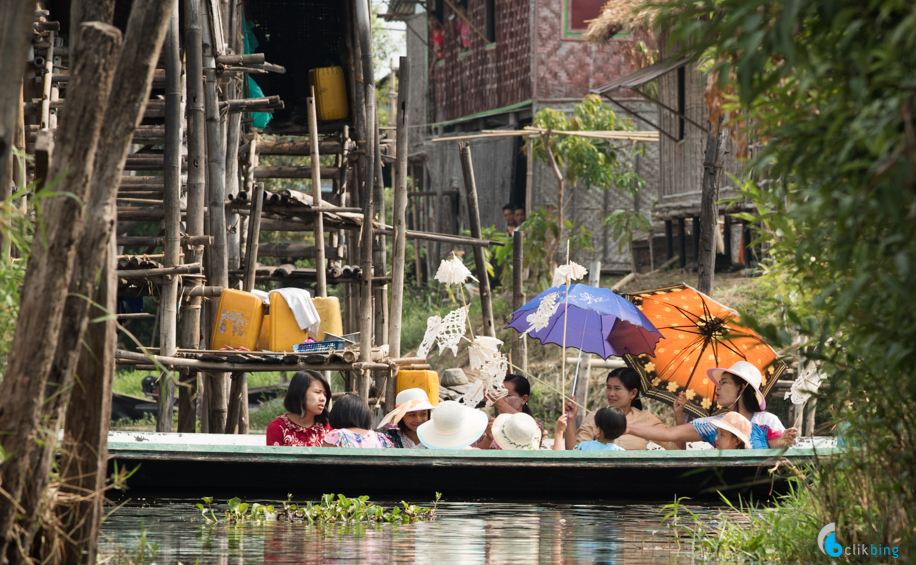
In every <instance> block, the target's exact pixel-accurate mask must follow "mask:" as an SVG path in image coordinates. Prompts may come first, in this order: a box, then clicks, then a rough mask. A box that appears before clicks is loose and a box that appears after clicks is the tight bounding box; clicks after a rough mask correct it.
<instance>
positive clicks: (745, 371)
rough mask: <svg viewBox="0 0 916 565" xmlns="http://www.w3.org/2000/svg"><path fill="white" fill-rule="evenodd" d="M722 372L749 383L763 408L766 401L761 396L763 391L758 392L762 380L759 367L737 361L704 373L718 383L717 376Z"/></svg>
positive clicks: (765, 405)
mask: <svg viewBox="0 0 916 565" xmlns="http://www.w3.org/2000/svg"><path fill="white" fill-rule="evenodd" d="M722 373H729V374H732V375H735V376H736V377H738V378H739V379H741V380H743V381H744V382H746V383H747V384H749V385H751V388H753V389H754V392H756V393H757V402H758V403H759V404H760V409H761V410H764V409H765V408H766V407H767V401H766V399H764V398H763V393H762V392H760V383H761V382H762V381H763V376H762V375H761V374H760V369H758V368H757V367H755V366H754V365H752V364H751V363H748V362H747V361H738V362H737V363H735V364H734V365H732V366H731V367H729V368H728V369H722V368H718V367H717V368H715V369H710V370H708V371H706V374H707V375H708V376H709V378H710V379H712V382H714V383H716V385H718V384H719V377H721V376H722Z"/></svg>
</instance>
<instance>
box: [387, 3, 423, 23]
mask: <svg viewBox="0 0 916 565" xmlns="http://www.w3.org/2000/svg"><path fill="white" fill-rule="evenodd" d="M419 3H420V2H418V0H388V11H387V12H386V13H384V14H379V15H380V16H381V17H383V18H384V19H385V21H388V22H390V21H394V20H397V21H404V20H406V19H407V18H409V17H410V16H412V15H414V13H416V8H417V4H419Z"/></svg>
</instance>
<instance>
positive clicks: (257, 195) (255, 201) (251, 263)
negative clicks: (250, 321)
mask: <svg viewBox="0 0 916 565" xmlns="http://www.w3.org/2000/svg"><path fill="white" fill-rule="evenodd" d="M263 203H264V183H262V182H258V183H254V193H253V198H252V199H251V215H250V216H249V219H248V246H247V247H246V249H245V292H251V291H252V290H254V286H255V271H256V269H257V267H258V244H259V240H260V237H261V206H262V205H263Z"/></svg>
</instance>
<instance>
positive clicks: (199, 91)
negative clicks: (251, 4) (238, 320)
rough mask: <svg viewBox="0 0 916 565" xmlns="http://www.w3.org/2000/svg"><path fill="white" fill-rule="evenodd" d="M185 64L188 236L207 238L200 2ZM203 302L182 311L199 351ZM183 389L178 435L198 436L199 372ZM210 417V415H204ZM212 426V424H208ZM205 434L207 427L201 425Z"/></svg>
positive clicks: (185, 377)
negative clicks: (205, 226) (205, 228)
mask: <svg viewBox="0 0 916 565" xmlns="http://www.w3.org/2000/svg"><path fill="white" fill-rule="evenodd" d="M184 16H185V17H184V25H185V61H186V85H187V99H186V100H187V123H188V185H187V186H188V188H187V190H188V204H187V215H186V221H187V233H188V236H189V237H195V236H197V237H200V236H203V235H204V182H205V178H206V177H205V174H206V173H205V170H204V158H205V145H204V143H205V141H206V140H205V121H204V94H203V78H204V75H203V46H202V36H201V29H200V0H185V2H184ZM185 258H186V259H187V261H188V262H190V263H202V262H203V247H202V246H200V245H196V244H191V243H190V242H189V244H187V247H186V248H185ZM200 284H201V281H199V280H197V279H189V280H187V281H185V288H190V291H193V289H194V288H196V287H198V286H200ZM202 302H203V301H202V299H201V297H199V296H194V295H190V296H189V297H188V298H187V299H186V300H184V301H183V302H182V304H183V306H182V308H181V340H180V344H181V347H183V348H187V349H197V347H198V346H199V345H200V311H201V305H202ZM181 384H182V386H181V387H180V388H179V389H178V431H179V432H182V433H194V432H195V431H196V428H197V408H196V406H195V404H196V402H195V399H196V397H197V395H198V393H199V392H204V394H206V391H200V390H199V387H198V375H197V372H196V371H193V370H192V371H184V372H182V374H181ZM204 414H206V412H204ZM207 424H208V423H207ZM201 431H202V432H206V431H207V426H206V425H205V422H204V421H201Z"/></svg>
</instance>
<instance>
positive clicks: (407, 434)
mask: <svg viewBox="0 0 916 565" xmlns="http://www.w3.org/2000/svg"><path fill="white" fill-rule="evenodd" d="M433 408H435V406H433V405H432V404H430V402H429V397H428V396H427V395H426V391H425V390H423V389H422V388H408V389H407V390H402V391H401V392H399V393H398V396H397V398H396V399H395V409H394V410H392V411H391V412H389V413H388V414H386V415H385V417H384V418H382V422H381V423H380V424H379V427H380V428H382V427H384V426H386V425H389V424H393V425H396V426H397V427H396V428H389V429H386V430H385V434H386V435H387V436H388V439H390V440H391V443H393V444H394V446H395V447H401V448H405V449H426V448H425V447H424V446H423V444H422V443H420V438H419V437H418V436H417V428H419V427H420V425H421V424H423V423H424V422H426V421H428V420H429V415H430V412H431V411H432V410H433Z"/></svg>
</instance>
